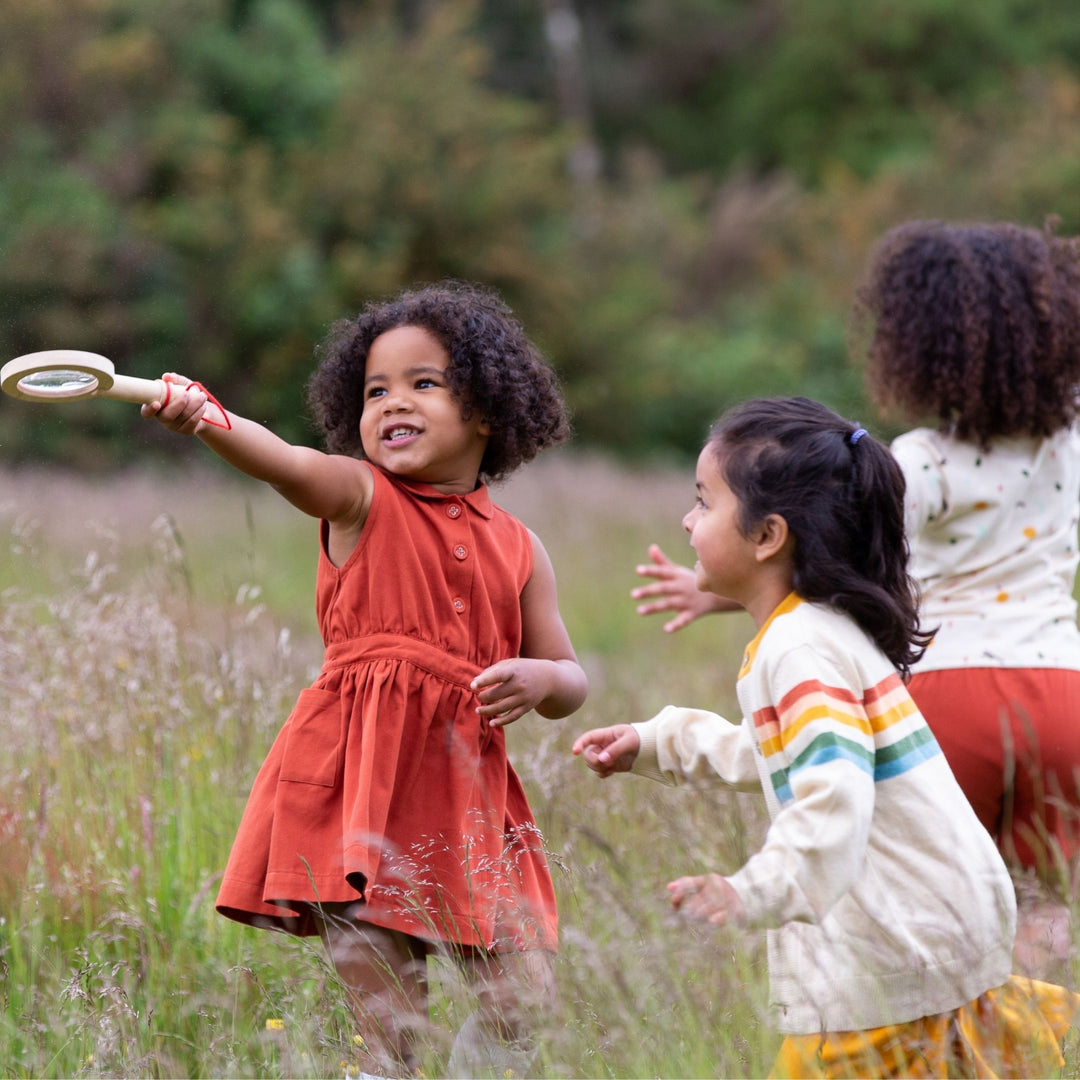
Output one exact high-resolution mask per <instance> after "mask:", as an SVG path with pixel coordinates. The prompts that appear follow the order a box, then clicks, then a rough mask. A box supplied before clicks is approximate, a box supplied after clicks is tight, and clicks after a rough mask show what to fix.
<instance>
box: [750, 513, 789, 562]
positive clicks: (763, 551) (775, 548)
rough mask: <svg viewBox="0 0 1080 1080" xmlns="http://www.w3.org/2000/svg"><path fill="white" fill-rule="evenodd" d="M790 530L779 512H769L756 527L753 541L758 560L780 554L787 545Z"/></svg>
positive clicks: (764, 559) (761, 560)
mask: <svg viewBox="0 0 1080 1080" xmlns="http://www.w3.org/2000/svg"><path fill="white" fill-rule="evenodd" d="M790 539H791V531H790V530H789V529H788V523H787V519H786V518H784V517H781V515H780V514H769V515H768V517H766V518H765V519H764V520H763V521H762V522H761V524H760V525H759V526H758V527H757V531H756V532H755V534H754V543H755V544H756V545H757V550H756V551H755V553H754V554H755V556H756V558H757V561H758V562H765V561H766V560H767V559H771V558H772V557H773V556H774V555H778V554H780V552H782V551H784V549H785V548H786V547H787V546H788V541H789V540H790Z"/></svg>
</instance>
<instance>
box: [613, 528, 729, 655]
mask: <svg viewBox="0 0 1080 1080" xmlns="http://www.w3.org/2000/svg"><path fill="white" fill-rule="evenodd" d="M649 559H650V560H651V561H650V562H647V563H641V564H640V565H638V566H637V568H636V573H637V575H638V577H646V578H655V583H654V584H652V585H639V586H638V587H637V588H636V589H632V590H631V592H630V595H631V596H632V597H633V598H634V599H635V600H645V601H647V603H644V604H638V608H637V613H638V614H639V615H654V614H656V613H657V612H660V611H674V612H676V613H677V614H676V615H675V618H673V619H669V620H668V621H667V622H666V623H664V632H665V633H668V634H671V633H674V632H675V631H676V630H681V629H682V628H683V627H684V626H689V625H690V623H692V622H693V621H694V620H695V619H697V618H700V617H701V616H702V615H708V614H709V613H710V612H713V611H741V610H742V608H741V607H740V606H739V605H738V604H736V603H735V601H734V600H728V599H727V598H726V597H723V596H717V595H716V594H715V593H710V592H702V591H701V590H700V589H699V588H698V587H697V575H696V574H695V573H694V571H693V570H692V569H691V568H690V567H689V566H680V565H679V564H678V563H674V562H672V561H671V560H670V559H669V558H668V557H667V556H666V555H665V554H664V553H663V551H661V550H660V547H659V545H657V544H650V545H649ZM652 597H657V598H658V599H655V600H654V599H652Z"/></svg>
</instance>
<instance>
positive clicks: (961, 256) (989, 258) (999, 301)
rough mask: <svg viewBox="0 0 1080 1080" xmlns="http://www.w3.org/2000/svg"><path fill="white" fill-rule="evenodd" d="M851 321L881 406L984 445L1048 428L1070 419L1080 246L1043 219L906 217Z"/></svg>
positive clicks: (1078, 372) (1078, 330)
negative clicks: (963, 221) (1041, 223)
mask: <svg viewBox="0 0 1080 1080" xmlns="http://www.w3.org/2000/svg"><path fill="white" fill-rule="evenodd" d="M853 327H854V328H855V329H856V331H857V332H861V338H862V341H863V346H862V349H865V356H866V358H867V359H868V361H869V364H868V370H867V377H868V384H869V388H870V392H871V394H872V395H873V397H874V400H875V402H876V403H877V404H878V405H879V406H881V407H882V408H884V409H889V408H897V409H898V410H899V411H900V412H901V413H902V414H903V415H904V416H905V417H906V418H907V419H913V420H918V419H923V418H927V419H928V418H930V417H935V418H936V420H937V422H938V424H939V426H940V429H941V430H942V431H946V432H949V433H950V434H952V435H954V436H955V437H956V438H958V439H962V440H964V441H966V442H971V443H975V444H977V445H979V446H981V447H983V448H984V449H985V448H986V447H987V446H988V445H989V442H990V440H991V439H994V438H998V437H1008V436H1020V435H1030V436H1046V435H1049V434H1051V433H1052V432H1054V431H1057V430H1058V429H1059V428H1062V427H1065V426H1067V425H1068V424H1070V423H1071V422H1072V421H1073V419H1074V418H1075V417H1076V415H1077V391H1078V383H1080V242H1078V241H1077V240H1076V239H1075V238H1071V239H1065V238H1060V237H1057V236H1055V235H1054V232H1053V223H1052V222H1051V223H1048V225H1047V227H1046V228H1044V229H1042V230H1039V229H1031V228H1023V227H1021V226H1019V225H1012V224H992V225H948V224H945V223H943V222H939V221H911V222H908V223H906V224H904V225H900V226H898V227H897V228H895V229H892V230H891V231H890V232H888V233H886V234H885V236H884V237H883V238H882V240H881V241H880V243H879V244H878V247H877V248H876V250H875V251H874V253H873V255H872V256H871V259H870V262H869V265H868V270H867V273H866V277H865V280H864V281H863V283H862V284H861V286H860V287H859V290H858V292H857V294H856V300H855V305H854V308H853ZM860 351H862V350H861V349H860Z"/></svg>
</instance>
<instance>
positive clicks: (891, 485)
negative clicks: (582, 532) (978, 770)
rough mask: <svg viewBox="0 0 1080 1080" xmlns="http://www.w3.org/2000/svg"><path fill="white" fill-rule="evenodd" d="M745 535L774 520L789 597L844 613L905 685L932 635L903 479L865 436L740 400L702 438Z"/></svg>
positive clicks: (779, 402)
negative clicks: (784, 540) (788, 553)
mask: <svg viewBox="0 0 1080 1080" xmlns="http://www.w3.org/2000/svg"><path fill="white" fill-rule="evenodd" d="M709 445H710V446H711V447H712V449H713V451H714V453H715V454H716V459H717V463H718V465H719V467H720V471H721V473H722V474H723V476H724V480H725V482H726V483H727V485H728V487H730V488H731V490H732V492H733V493H734V494H735V497H736V498H737V499H738V500H739V506H740V525H741V527H742V529H743V531H744V532H745V533H747V534H749V533H751V532H752V531H753V529H754V527H755V526H756V525H758V524H759V523H760V522H761V521H763V520H764V519H765V518H766V517H767V516H768V515H769V514H779V515H780V516H781V517H783V518H784V520H785V521H786V522H787V524H788V529H789V530H790V532H791V535H792V536H793V537H794V540H795V550H794V564H795V578H794V587H795V591H796V592H797V593H798V594H799V595H800V596H801V597H803V599H805V600H810V601H814V602H816V603H822V604H827V605H829V606H830V607H833V608H836V609H838V610H839V611H842V612H844V613H845V614H847V615H850V616H851V618H852V619H854V620H855V622H856V623H858V625H859V626H860V627H861V628H862V629H863V630H864V631H865V632H866V633H867V634H868V635H869V636H870V637H871V638H872V639H873V640H874V641H875V642H876V643H877V645H878V647H879V648H880V649H881V651H882V652H883V653H885V655H886V656H887V657H888V658H889V659H890V660H891V661H892V663H893V664H894V665H895V666H896V667H897V669H898V670H899V671H900V673H901V675H903V676H904V677H905V678H906V677H907V676H908V674H909V673H910V670H911V665H912V664H914V663H915V662H916V661H917V660H918V659H919V658H920V657H921V656H922V654H923V653H924V652H925V651H926V646H927V644H928V642H929V640H930V638H931V636H932V635H931V634H927V633H923V632H922V631H921V630H920V629H919V618H918V603H917V590H916V587H915V583H914V581H913V580H912V579H911V577H910V576H909V574H908V572H907V559H908V549H907V540H906V539H905V537H904V476H903V473H902V472H901V471H900V467H899V465H897V463H896V461H895V459H894V458H893V456H892V454H891V453H890V452H889V450H888V448H887V447H885V446H883V445H882V444H881V443H879V442H878V441H877V440H876V439H874V438H873V437H872V436H870V435H869V434H867V432H866V430H865V429H863V428H860V427H859V426H858V425H857V424H853V423H851V421H850V420H845V419H844V418H843V417H841V416H838V415H837V414H836V413H834V412H833V411H832V410H831V409H828V408H826V407H825V406H824V405H821V404H819V403H818V402H816V401H810V400H809V399H807V398H763V399H758V400H755V401H749V402H746V403H745V404H743V405H740V406H737V407H736V408H735V409H733V410H731V411H730V412H728V413H726V414H725V415H724V416H723V417H721V418H720V420H719V421H717V423H716V425H715V426H714V427H713V429H712V431H711V432H710V435H709Z"/></svg>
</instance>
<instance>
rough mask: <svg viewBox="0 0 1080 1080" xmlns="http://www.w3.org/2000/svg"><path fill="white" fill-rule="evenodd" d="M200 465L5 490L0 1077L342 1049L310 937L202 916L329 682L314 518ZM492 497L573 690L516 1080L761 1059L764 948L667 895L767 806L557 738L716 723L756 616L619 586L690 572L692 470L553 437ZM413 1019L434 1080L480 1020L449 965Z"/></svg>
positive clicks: (514, 732)
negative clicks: (536, 988)
mask: <svg viewBox="0 0 1080 1080" xmlns="http://www.w3.org/2000/svg"><path fill="white" fill-rule="evenodd" d="M193 469H195V471H191V470H177V475H169V476H164V475H157V476H151V475H149V474H132V475H128V476H123V477H119V478H116V479H114V480H111V481H109V482H107V483H100V482H99V483H90V482H85V481H79V480H76V479H74V478H72V477H67V476H59V475H55V474H31V473H19V474H7V475H0V529H2V530H3V532H4V533H5V534H6V537H7V546H8V550H9V553H10V554H9V556H8V558H7V559H6V560H5V561H4V562H3V563H0V591H2V597H3V605H2V608H0V695H2V700H3V703H4V707H3V709H2V710H0V740H2V744H3V749H2V751H0V870H2V872H0V974H2V982H0V994H2V996H3V1001H2V1004H3V1009H2V1012H0V1075H3V1076H27V1077H30V1076H33V1077H52V1076H86V1077H91V1076H110V1077H142V1076H148V1077H219V1076H236V1077H246V1076H252V1077H255V1076H259V1077H287V1076H311V1077H340V1076H341V1075H342V1065H343V1063H345V1062H349V1061H353V1060H355V1054H354V1046H353V1034H354V1032H353V1030H352V1027H351V1025H350V1022H349V1017H348V1015H347V1013H346V1011H345V1009H344V1008H343V1004H342V995H341V993H340V987H339V986H338V985H337V984H336V981H335V977H334V975H333V972H332V971H331V970H329V969H328V967H327V964H326V962H325V959H324V956H323V953H322V949H321V946H319V945H318V944H317V943H313V942H310V941H296V940H292V939H288V938H285V937H283V936H281V935H276V934H269V933H265V932H262V931H257V930H251V929H247V928H243V927H239V926H237V925H234V924H233V923H231V922H229V921H227V920H225V919H223V918H221V917H219V916H218V915H216V914H215V912H214V910H213V901H214V896H215V893H216V889H217V882H218V878H219V875H220V872H221V869H222V867H223V865H224V862H225V858H226V855H227V852H228V849H229V846H230V844H231V841H232V838H233V833H234V830H235V827H236V824H237V822H238V820H239V815H240V811H241V808H242V806H243V802H244V799H245V796H246V794H247V791H248V788H249V786H250V784H251V781H252V779H253V778H254V775H255V771H256V769H257V767H258V765H259V763H260V762H261V760H262V757H263V755H264V753H265V751H266V749H267V747H268V746H269V744H270V741H271V740H272V739H273V737H274V735H275V734H276V732H277V730H278V728H279V727H280V725H281V723H282V721H283V720H284V718H285V716H286V715H287V714H288V711H289V709H290V708H291V705H292V702H293V700H294V698H295V696H296V694H297V693H298V691H299V690H300V689H301V688H302V687H303V686H304V685H305V684H306V683H307V682H308V681H309V680H310V678H311V677H312V676H313V674H314V672H315V671H316V670H317V669H318V665H319V661H320V655H321V650H320V647H319V642H318V640H317V636H316V633H315V626H314V617H313V613H312V604H313V582H314V565H315V561H314V556H315V537H316V533H315V526H314V523H313V522H311V521H310V520H309V519H307V518H305V517H303V516H302V515H300V514H299V513H297V512H295V511H293V510H291V508H289V507H288V506H287V505H285V504H284V503H282V502H281V500H280V499H278V498H277V496H275V495H273V493H271V492H269V491H267V490H263V489H262V488H261V487H259V486H258V485H255V484H252V483H246V482H240V481H237V480H234V479H232V478H231V477H226V476H223V475H220V474H218V473H213V472H206V473H201V472H198V471H197V468H196V467H195V466H193ZM495 496H496V499H497V501H499V502H501V503H502V504H503V505H505V506H507V507H508V508H509V509H511V510H512V511H513V512H515V513H517V514H518V515H519V516H520V517H521V518H522V519H523V520H525V521H526V522H527V523H528V524H529V525H530V526H532V527H533V528H534V529H535V530H536V531H537V532H538V533H539V534H540V536H541V537H542V538H543V539H544V541H545V544H546V546H547V548H548V550H549V552H550V554H551V556H552V559H553V561H554V563H555V567H556V571H557V573H558V576H559V582H560V595H561V602H562V607H563V613H564V616H565V618H566V621H567V624H568V626H569V628H570V631H571V634H572V636H573V638H574V641H575V644H576V646H577V648H578V651H579V654H580V656H581V658H582V660H583V663H584V664H585V666H586V668H587V670H588V673H589V677H590V682H591V692H590V697H589V700H588V702H587V703H586V705H585V706H584V708H583V709H582V710H581V711H580V712H579V713H578V714H577V715H576V716H573V717H570V718H568V719H566V720H562V721H558V722H552V721H545V720H543V719H541V718H540V717H538V716H536V715H531V716H529V717H526V718H525V719H523V720H522V721H519V722H518V723H517V724H516V725H514V726H513V727H512V728H511V729H510V732H509V735H508V738H509V742H510V747H511V755H512V757H513V760H514V762H515V765H516V767H517V769H518V771H519V772H520V774H521V776H522V778H523V780H524V782H525V784H526V787H527V790H528V792H529V795H530V798H531V800H532V803H533V807H534V810H535V811H536V814H537V818H538V820H539V823H540V825H541V827H542V828H543V830H544V832H545V835H546V837H547V840H548V844H549V847H550V850H551V853H552V865H553V871H554V874H555V879H556V885H557V888H558V890H559V895H560V905H561V917H562V950H561V953H560V957H559V967H558V977H559V991H560V993H559V999H558V1001H557V1002H555V1003H553V1008H552V1015H551V1018H550V1021H549V1023H548V1024H547V1026H546V1028H545V1030H544V1031H543V1032H542V1035H543V1048H542V1057H541V1059H540V1060H539V1062H538V1064H537V1069H538V1071H539V1072H540V1073H542V1074H543V1075H547V1076H552V1077H561V1076H568V1077H569V1076H582V1077H609V1076H610V1077H646V1076H663V1077H691V1076H693V1077H706V1076H717V1077H726V1076H763V1075H765V1074H766V1073H767V1072H768V1069H769V1065H770V1063H771V1060H772V1055H773V1053H774V1051H775V1048H776V1045H777V1042H778V1039H777V1037H776V1036H775V1035H774V1034H773V1033H772V1032H771V1031H770V1030H769V1027H768V1022H767V1019H766V1017H767V1013H766V1009H765V998H766V986H765V970H764V953H763V942H762V940H761V938H760V937H759V936H758V935H755V934H747V933H735V932H722V933H717V932H715V931H710V930H706V929H701V928H696V927H694V926H690V925H687V924H686V923H684V922H683V921H682V920H680V919H678V918H676V917H674V916H673V915H672V914H671V912H670V910H669V908H668V906H667V903H666V899H665V891H664V888H663V886H664V883H665V882H666V881H668V880H670V879H671V878H672V877H675V876H678V875H680V874H682V873H686V872H698V871H703V870H706V869H718V870H730V869H734V868H735V867H736V866H737V865H738V864H739V863H740V862H741V861H742V860H743V859H744V858H745V855H746V852H747V850H748V847H751V848H752V846H753V845H754V844H755V843H756V841H757V838H758V836H759V835H760V832H761V829H762V827H763V819H762V807H761V804H760V802H759V800H757V799H754V798H752V797H749V796H741V795H735V794H729V793H724V792H720V791H717V790H715V789H710V790H709V792H708V794H707V795H706V794H703V793H700V792H693V791H688V790H674V789H668V788H665V787H663V786H661V785H658V784H653V783H650V782H649V781H646V780H642V779H640V778H637V777H620V778H615V779H612V780H609V781H607V782H600V781H599V780H597V779H596V778H595V777H594V776H593V775H592V774H591V773H589V772H588V770H586V769H585V768H584V766H583V765H582V764H581V763H580V762H579V761H576V760H574V759H573V758H572V757H571V755H570V753H569V748H570V744H571V742H572V740H573V737H574V735H575V734H576V733H577V732H579V731H580V730H583V729H584V728H586V727H591V726H596V725H600V724H606V723H612V722H616V721H623V720H637V719H645V718H647V717H648V716H650V715H652V714H653V713H654V712H655V711H657V710H658V709H659V708H660V707H661V706H663V705H664V704H667V703H669V702H679V703H684V704H700V705H705V706H708V707H712V708H715V709H717V710H718V711H721V712H728V713H729V714H733V713H734V692H733V685H734V676H735V671H736V667H737V663H738V659H739V656H740V651H741V646H742V645H743V644H744V643H745V641H746V640H747V639H748V638H749V636H750V635H751V633H752V631H751V626H750V623H749V621H748V620H747V619H746V617H745V616H743V615H738V616H729V617H723V618H716V619H713V620H706V622H705V623H702V624H698V625H695V626H692V627H690V628H689V629H687V630H686V631H683V632H682V633H680V634H678V635H674V636H669V635H665V634H663V633H662V632H661V629H660V623H659V620H657V619H642V618H640V617H638V616H637V615H636V614H635V613H634V607H633V603H632V602H631V601H630V599H629V597H628V591H629V589H630V588H631V587H632V585H633V584H634V582H635V578H634V575H633V566H634V564H635V563H636V562H638V561H640V560H641V559H643V558H644V553H645V548H646V545H647V543H648V542H649V541H652V540H656V541H658V542H660V543H661V544H663V545H664V546H665V547H666V549H667V550H668V551H669V554H671V555H672V556H673V557H675V558H685V559H689V557H690V552H689V549H688V548H687V547H686V542H685V536H684V535H683V534H682V532H681V529H680V527H679V522H680V520H681V517H682V514H683V513H684V511H685V510H686V509H687V508H688V507H689V504H690V500H691V498H692V478H691V472H690V470H689V469H686V470H682V471H671V472H665V471H662V470H656V471H633V470H629V469H625V468H618V467H615V466H614V465H611V464H610V463H607V462H605V461H603V460H598V459H590V458H581V457H575V456H572V455H569V454H562V455H560V454H559V453H555V454H551V455H549V457H548V458H547V459H546V460H541V461H539V462H537V463H536V464H535V465H533V466H530V467H529V468H528V469H526V470H524V471H523V472H522V473H521V475H520V476H519V477H517V478H515V479H514V480H513V481H512V482H511V483H510V484H508V485H505V486H502V487H499V488H496V489H495ZM432 1009H433V1018H434V1020H435V1030H436V1035H435V1037H434V1038H433V1040H432V1045H431V1048H430V1053H429V1055H428V1061H427V1062H426V1064H425V1068H424V1073H425V1075H427V1076H437V1075H440V1069H441V1062H442V1061H443V1060H444V1055H445V1052H446V1050H447V1048H448V1046H449V1042H450V1040H451V1039H452V1036H453V1032H454V1030H455V1024H456V1023H458V1022H460V1020H461V1019H462V1018H463V1017H464V1016H465V1015H467V1014H468V1012H469V1011H470V1010H471V1004H470V1002H469V1000H468V992H467V990H466V989H465V988H464V987H463V986H461V985H460V983H459V982H458V980H457V977H456V973H455V972H454V971H453V970H452V969H451V968H448V967H439V966H436V970H435V972H434V1000H433V1007H432ZM268 1021H274V1023H273V1024H271V1025H270V1026H268V1023H267V1022H268ZM1070 1070H1071V1071H1070V1075H1075V1062H1074V1061H1070Z"/></svg>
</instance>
